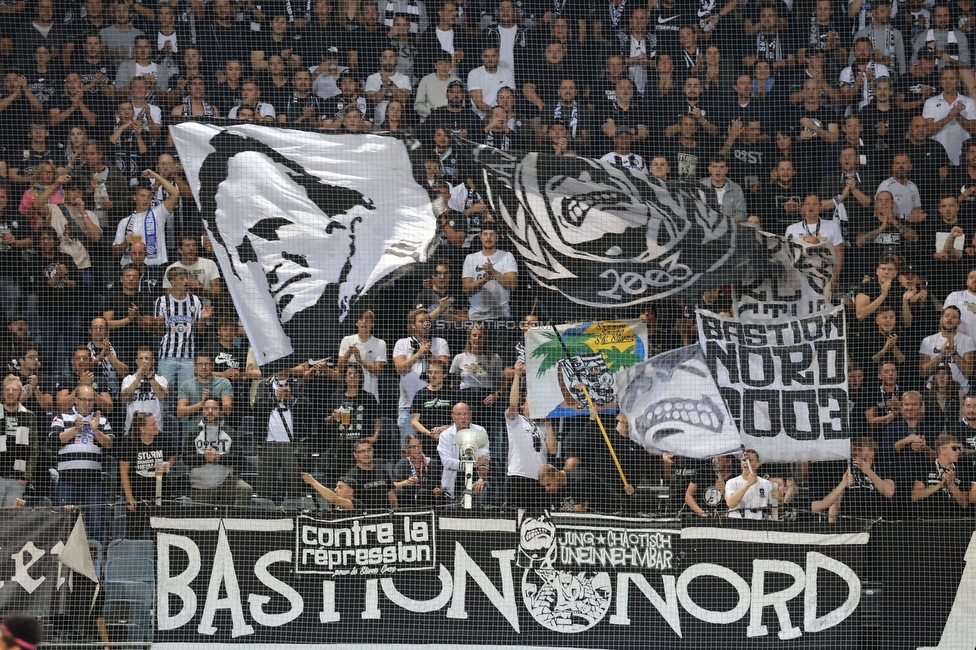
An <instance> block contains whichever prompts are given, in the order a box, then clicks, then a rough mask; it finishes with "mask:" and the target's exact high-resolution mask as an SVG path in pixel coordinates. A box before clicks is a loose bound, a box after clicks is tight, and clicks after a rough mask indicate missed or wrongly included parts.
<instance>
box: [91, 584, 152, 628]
mask: <svg viewBox="0 0 976 650" xmlns="http://www.w3.org/2000/svg"><path fill="white" fill-rule="evenodd" d="M153 591H154V588H153V586H152V585H151V584H148V583H145V582H106V583H105V608H104V609H103V610H102V613H103V615H104V617H105V624H106V626H107V627H108V629H109V638H110V639H112V640H113V641H116V642H131V643H142V642H146V641H152V638H153V629H152V620H153Z"/></svg>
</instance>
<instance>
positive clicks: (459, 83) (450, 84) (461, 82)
mask: <svg viewBox="0 0 976 650" xmlns="http://www.w3.org/2000/svg"><path fill="white" fill-rule="evenodd" d="M455 86H460V87H461V89H462V90H463V89H464V82H463V81H461V80H460V79H455V80H454V81H452V82H451V83H449V84H447V89H448V90H450V89H451V88H454V87H455Z"/></svg>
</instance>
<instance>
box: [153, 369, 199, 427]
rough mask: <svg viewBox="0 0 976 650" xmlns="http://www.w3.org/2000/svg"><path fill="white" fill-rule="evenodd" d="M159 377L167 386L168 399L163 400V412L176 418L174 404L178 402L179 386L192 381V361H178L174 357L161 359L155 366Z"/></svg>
mask: <svg viewBox="0 0 976 650" xmlns="http://www.w3.org/2000/svg"><path fill="white" fill-rule="evenodd" d="M156 372H158V373H159V374H160V375H162V376H163V377H165V378H166V381H168V382H169V385H168V386H167V387H166V390H167V391H169V397H167V398H166V399H165V400H163V412H164V413H167V414H169V415H172V416H173V417H176V402H177V401H179V400H178V397H179V394H180V384H182V383H183V382H184V381H189V380H191V379H193V359H178V358H176V357H162V358H161V359H160V360H159V363H158V364H157V370H156Z"/></svg>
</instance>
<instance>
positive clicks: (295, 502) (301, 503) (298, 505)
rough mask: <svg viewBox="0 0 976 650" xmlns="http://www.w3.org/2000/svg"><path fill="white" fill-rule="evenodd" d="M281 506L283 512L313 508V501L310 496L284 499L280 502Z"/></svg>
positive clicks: (314, 507) (314, 506)
mask: <svg viewBox="0 0 976 650" xmlns="http://www.w3.org/2000/svg"><path fill="white" fill-rule="evenodd" d="M281 507H282V509H284V511H285V512H301V511H302V510H315V509H316V507H317V506H316V504H315V501H314V500H313V499H312V497H310V496H306V497H299V498H297V499H285V500H284V501H282V502H281Z"/></svg>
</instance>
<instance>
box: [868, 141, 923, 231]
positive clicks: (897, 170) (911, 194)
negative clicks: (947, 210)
mask: <svg viewBox="0 0 976 650" xmlns="http://www.w3.org/2000/svg"><path fill="white" fill-rule="evenodd" d="M911 171H912V161H911V158H909V157H908V154H907V153H899V154H896V155H895V157H894V159H893V160H892V161H891V176H889V177H888V178H886V179H885V180H883V181H881V184H880V185H878V191H877V192H875V193H874V196H875V197H877V196H878V194H880V193H881V192H891V198H892V200H894V202H895V209H894V212H895V214H897V215H898V216H899V217H901V218H902V219H905V220H906V221H908V222H909V223H920V222H922V221H925V217H926V214H925V211H924V210H922V199H921V198H920V196H919V193H918V186H917V185H915V183H913V182H912V181H910V180H908V175H909V174H910V173H911Z"/></svg>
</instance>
